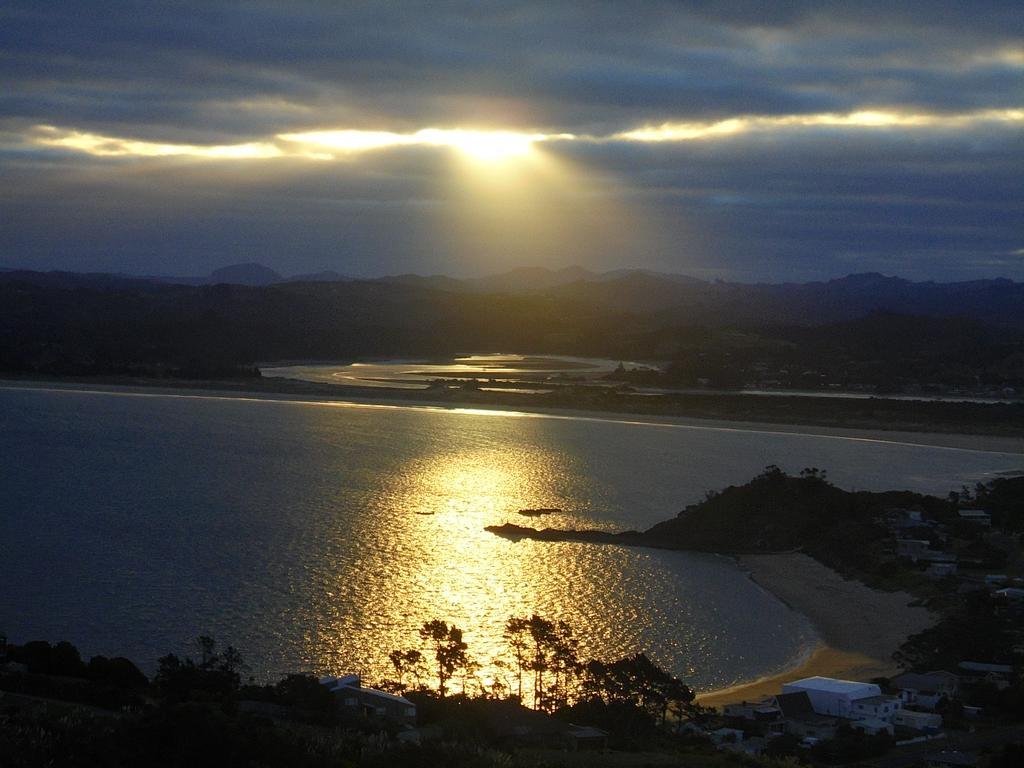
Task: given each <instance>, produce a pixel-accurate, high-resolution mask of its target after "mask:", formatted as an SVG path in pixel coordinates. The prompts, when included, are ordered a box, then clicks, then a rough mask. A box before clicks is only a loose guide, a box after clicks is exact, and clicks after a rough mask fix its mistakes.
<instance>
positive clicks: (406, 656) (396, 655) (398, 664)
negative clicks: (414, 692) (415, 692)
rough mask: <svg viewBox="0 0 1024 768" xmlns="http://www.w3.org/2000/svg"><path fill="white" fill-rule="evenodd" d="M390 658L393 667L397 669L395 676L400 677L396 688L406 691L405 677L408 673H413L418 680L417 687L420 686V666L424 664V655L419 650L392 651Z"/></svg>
mask: <svg viewBox="0 0 1024 768" xmlns="http://www.w3.org/2000/svg"><path fill="white" fill-rule="evenodd" d="M388 658H389V659H390V660H391V664H392V666H394V668H395V674H396V675H398V680H397V686H396V688H397V689H398V690H400V691H402V690H405V689H406V687H407V686H406V685H405V675H406V673H412V674H413V676H414V677H415V678H416V685H417V686H419V682H420V665H421V664H422V663H423V654H422V653H420V652H419V651H417V650H411V651H398V650H395V651H392V652H391V653H389V654H388Z"/></svg>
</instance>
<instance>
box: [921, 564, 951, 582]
mask: <svg viewBox="0 0 1024 768" xmlns="http://www.w3.org/2000/svg"><path fill="white" fill-rule="evenodd" d="M956 571H957V565H956V563H941V562H939V563H935V562H933V563H932V564H931V565H929V566H928V570H926V571H925V572H924V573H925V576H927V577H928V578H929V579H935V580H938V579H944V578H946V577H947V576H956Z"/></svg>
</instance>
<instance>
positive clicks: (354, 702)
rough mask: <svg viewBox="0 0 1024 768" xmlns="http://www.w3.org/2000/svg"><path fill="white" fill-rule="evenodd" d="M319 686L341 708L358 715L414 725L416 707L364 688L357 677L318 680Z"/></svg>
mask: <svg viewBox="0 0 1024 768" xmlns="http://www.w3.org/2000/svg"><path fill="white" fill-rule="evenodd" d="M320 684H321V685H324V686H326V687H327V689H328V690H329V691H330V692H331V693H332V694H333V695H334V696H335V697H336V698H337V699H338V702H339V703H340V704H341V706H343V707H346V708H348V709H352V710H356V711H358V712H359V713H360V714H362V715H364V716H366V717H371V718H381V719H385V720H393V721H394V722H397V723H402V724H404V725H416V705H415V704H413V703H412V702H411V701H409V700H408V699H406V698H404V697H403V696H395V695H394V694H391V693H385V692H384V691H378V690H377V689H375V688H364V687H363V685H362V681H361V680H360V678H359V675H345V676H343V677H334V676H327V677H322V678H320Z"/></svg>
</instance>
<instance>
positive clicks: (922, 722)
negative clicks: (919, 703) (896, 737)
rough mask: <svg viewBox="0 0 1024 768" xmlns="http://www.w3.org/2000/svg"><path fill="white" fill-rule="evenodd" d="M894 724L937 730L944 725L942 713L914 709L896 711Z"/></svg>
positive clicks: (923, 729)
mask: <svg viewBox="0 0 1024 768" xmlns="http://www.w3.org/2000/svg"><path fill="white" fill-rule="evenodd" d="M893 724H894V725H899V726H901V727H903V728H910V729H911V730H914V731H937V730H938V729H939V728H940V727H941V726H942V715H940V714H937V713H935V712H915V711H914V710H912V709H901V710H900V711H899V712H897V713H896V717H895V719H894V720H893Z"/></svg>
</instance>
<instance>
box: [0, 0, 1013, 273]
mask: <svg viewBox="0 0 1024 768" xmlns="http://www.w3.org/2000/svg"><path fill="white" fill-rule="evenodd" d="M892 5H895V6H896V7H895V8H893V7H890V6H892ZM1022 150H1024V14H1021V11H1020V9H1019V4H1018V3H1015V2H1005V3H1004V2H974V3H943V2H937V1H935V0H931V1H928V2H919V3H918V2H903V3H897V4H892V3H881V2H863V3H856V2H843V3H834V4H830V3H820V2H815V3H798V2H781V3H771V4H767V3H762V2H730V3H726V2H723V3H718V2H692V3H680V2H671V3H669V2H666V3H643V4H636V3H584V4H578V3H551V2H545V3H535V4H530V3H437V2H433V3H351V4H349V3H345V4H341V3H339V4H333V3H330V4H329V3H299V2H287V3H285V2H280V3H275V2H242V3H239V2H230V3H228V2H225V3H217V2H212V1H211V0H207V1H205V2H196V3H149V2H139V3H122V2H74V3H71V2H52V3H51V2H41V1H40V0H32V1H26V2H8V3H6V4H5V5H4V6H3V7H0V173H2V175H3V178H4V179H5V183H4V186H3V189H2V191H0V222H2V223H0V266H6V267H15V266H21V267H30V268H47V269H49V268H63V269H82V270H116V271H126V272H136V273H162V274H190V273H191V274H195V273H205V272H208V271H210V270H211V269H212V268H215V267H217V266H220V265H223V264H226V263H231V262H238V261H250V260H257V261H261V262H263V263H266V264H267V265H269V266H271V267H274V268H275V269H277V270H279V271H281V272H285V273H295V272H307V271H313V270H319V269H334V270H337V271H340V272H345V273H350V274H364V275H371V274H383V273H393V272H400V271H415V272H421V273H423V272H448V273H479V272H486V271H493V270H498V269H504V268H508V267H511V266H515V265H519V264H547V265H550V266H564V265H566V264H570V263H579V264H583V265H586V266H589V267H592V268H617V267H626V266H635V267H647V268H657V269H663V270H671V271H679V272H689V273H691V274H696V275H700V276H722V277H728V278H734V279H748V280H755V279H756V280H785V279H806V278H818V277H829V276H835V275H839V274H845V273H848V272H855V271H865V270H878V271H883V272H887V273H893V274H901V275H906V276H911V277H917V278H922V277H930V278H935V279H953V278H964V277H972V276H978V277H981V276H992V275H1007V276H1010V277H1016V278H1024V257H1022V255H1021V252H1022V248H1024V185H1022V184H1021V183H1020V180H1021V178H1024V151H1022Z"/></svg>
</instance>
